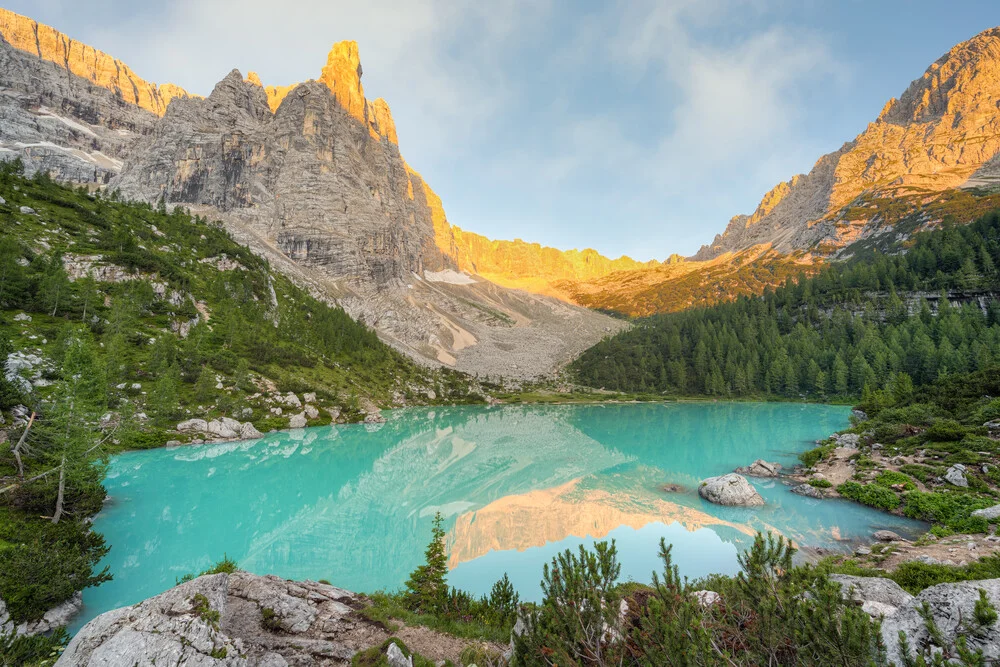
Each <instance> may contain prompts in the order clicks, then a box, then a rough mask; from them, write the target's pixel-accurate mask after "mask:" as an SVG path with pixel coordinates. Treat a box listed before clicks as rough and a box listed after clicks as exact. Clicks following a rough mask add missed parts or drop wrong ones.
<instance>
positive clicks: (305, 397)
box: [302, 392, 316, 403]
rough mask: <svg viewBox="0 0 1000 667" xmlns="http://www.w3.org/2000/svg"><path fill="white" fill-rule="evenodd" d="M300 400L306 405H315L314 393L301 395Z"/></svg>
mask: <svg viewBox="0 0 1000 667" xmlns="http://www.w3.org/2000/svg"><path fill="white" fill-rule="evenodd" d="M302 400H303V401H305V402H306V403H315V402H316V393H315V392H309V393H307V394H302Z"/></svg>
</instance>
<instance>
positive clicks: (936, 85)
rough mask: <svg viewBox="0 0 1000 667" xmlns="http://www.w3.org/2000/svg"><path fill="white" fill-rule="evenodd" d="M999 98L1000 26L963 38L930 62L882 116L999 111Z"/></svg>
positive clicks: (904, 119) (915, 119) (901, 121)
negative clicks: (964, 39)
mask: <svg viewBox="0 0 1000 667" xmlns="http://www.w3.org/2000/svg"><path fill="white" fill-rule="evenodd" d="M997 99H1000V27H998V28H991V29H989V30H985V31H983V32H981V33H979V34H978V35H976V36H975V37H973V38H972V39H970V40H968V41H966V42H962V43H961V44H959V45H957V46H955V47H954V48H952V49H951V50H950V51H948V53H946V54H944V55H943V56H941V57H940V58H938V60H936V61H935V62H934V63H932V64H931V66H930V67H928V68H927V70H926V71H925V72H924V74H923V76H921V77H920V78H919V79H917V80H915V81H914V82H913V83H911V84H910V86H909V88H907V89H906V91H905V92H904V93H903V95H902V96H901V97H900V98H899V100H898V101H896V102H895V103H894V104H892V103H891V102H890V104H891V107H890V108H888V109H887V110H886V112H883V114H882V115H881V116H880V117H879V120H881V121H884V122H887V123H895V124H897V125H906V124H909V123H924V122H929V121H933V120H936V119H940V118H942V117H944V116H946V115H955V114H959V113H968V112H976V111H993V112H994V113H995V112H996V101H997Z"/></svg>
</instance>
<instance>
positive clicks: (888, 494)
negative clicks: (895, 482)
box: [837, 482, 899, 511]
mask: <svg viewBox="0 0 1000 667" xmlns="http://www.w3.org/2000/svg"><path fill="white" fill-rule="evenodd" d="M837 493H839V494H840V495H842V496H843V497H845V498H849V499H851V500H854V501H857V502H859V503H861V504H863V505H868V506H870V507H875V508H877V509H880V510H887V511H888V510H894V509H896V508H897V507H899V496H897V495H896V493H895V492H894V491H892V490H891V489H887V488H886V487H884V486H880V485H878V484H864V485H862V484H858V483H857V482H844V483H843V484H841V485H840V486H838V487H837Z"/></svg>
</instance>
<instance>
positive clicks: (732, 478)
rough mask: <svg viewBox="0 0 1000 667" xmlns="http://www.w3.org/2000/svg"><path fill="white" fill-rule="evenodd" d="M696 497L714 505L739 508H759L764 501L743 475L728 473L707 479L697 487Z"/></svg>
mask: <svg viewBox="0 0 1000 667" xmlns="http://www.w3.org/2000/svg"><path fill="white" fill-rule="evenodd" d="M698 495H700V496H701V497H702V498H704V499H705V500H707V501H708V502H710V503H715V504H716V505H730V506H739V507H760V506H762V505H763V504H764V499H763V498H761V496H760V494H759V493H757V489H755V488H754V487H753V484H751V483H750V482H748V481H747V478H746V477H744V476H743V475H737V474H736V473H730V474H728V475H722V476H721V477H709V478H708V479H706V480H704V481H702V483H701V485H699V487H698Z"/></svg>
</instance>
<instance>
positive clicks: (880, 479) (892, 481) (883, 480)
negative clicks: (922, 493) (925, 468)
mask: <svg viewBox="0 0 1000 667" xmlns="http://www.w3.org/2000/svg"><path fill="white" fill-rule="evenodd" d="M875 484H878V485H880V486H885V487H891V486H895V485H898V484H902V485H903V486H904V487H906V488H905V490H906V491H912V490H913V489H915V488H917V485H916V484H914V483H913V480H912V479H910V476H909V475H906V474H904V473H901V472H896V471H894V470H886V471H885V472H881V473H879V475H878V476H877V477H876V478H875Z"/></svg>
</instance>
